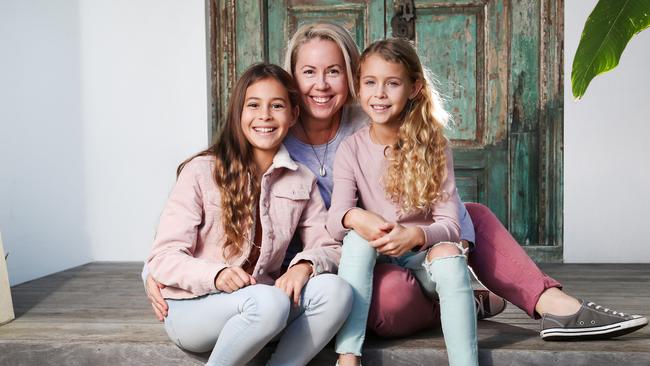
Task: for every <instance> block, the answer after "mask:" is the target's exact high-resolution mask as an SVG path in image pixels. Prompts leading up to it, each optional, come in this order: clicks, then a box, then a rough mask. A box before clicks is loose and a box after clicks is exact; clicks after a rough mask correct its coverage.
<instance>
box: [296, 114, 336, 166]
mask: <svg viewBox="0 0 650 366" xmlns="http://www.w3.org/2000/svg"><path fill="white" fill-rule="evenodd" d="M298 123H299V124H300V127H302V131H303V132H304V133H305V138H306V139H307V142H308V143H309V146H311V151H313V152H314V156H316V160H317V161H318V165H319V166H320V169H319V170H318V173H319V174H320V176H321V177H324V176H326V175H327V170H326V169H325V159H326V158H327V148H328V147H329V146H330V137H332V131H330V134H329V136H328V137H327V143H326V144H325V154H323V161H321V160H320V158H319V157H318V154H317V153H316V149H315V148H314V144H312V143H311V140H310V139H309V135H308V134H307V130H306V129H305V126H303V124H302V123H300V122H298Z"/></svg>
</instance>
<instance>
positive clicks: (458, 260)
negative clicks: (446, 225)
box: [336, 231, 478, 366]
mask: <svg viewBox="0 0 650 366" xmlns="http://www.w3.org/2000/svg"><path fill="white" fill-rule="evenodd" d="M377 261H380V262H392V263H394V264H397V265H399V266H402V267H404V268H408V269H409V270H411V272H412V273H413V275H414V277H415V278H416V279H417V280H418V282H419V283H420V285H421V286H422V288H423V290H424V291H425V292H426V293H427V294H428V295H429V296H431V297H437V298H438V299H439V300H440V323H441V325H442V332H443V334H444V337H445V345H446V347H447V355H448V358H449V364H450V365H462V366H465V365H478V341H477V336H476V310H475V308H474V294H473V291H472V287H471V283H470V278H469V270H468V269H467V263H466V259H465V256H463V255H460V254H459V255H454V256H449V257H440V258H435V259H434V260H433V261H431V262H429V261H427V259H426V252H420V253H407V254H405V255H403V256H401V257H399V258H392V257H386V256H383V255H380V256H379V258H378V255H377V251H376V250H375V249H374V248H373V247H372V246H370V244H368V242H367V241H366V240H365V239H363V238H362V237H361V236H359V234H357V233H356V232H354V231H351V232H350V233H348V234H347V235H346V237H345V238H344V239H343V252H342V256H341V264H340V265H339V276H340V277H342V278H343V279H345V280H346V281H348V283H349V284H350V285H351V286H352V293H353V304H352V311H351V313H350V316H349V317H348V319H347V320H346V321H345V323H344V324H343V327H342V328H341V330H340V331H339V333H338V335H337V336H336V352H337V353H339V354H345V353H351V354H354V355H357V356H361V348H362V346H363V341H364V339H365V335H366V322H367V320H368V310H369V309H370V300H371V298H372V276H373V268H374V266H375V263H376V262H377ZM431 311H433V309H431Z"/></svg>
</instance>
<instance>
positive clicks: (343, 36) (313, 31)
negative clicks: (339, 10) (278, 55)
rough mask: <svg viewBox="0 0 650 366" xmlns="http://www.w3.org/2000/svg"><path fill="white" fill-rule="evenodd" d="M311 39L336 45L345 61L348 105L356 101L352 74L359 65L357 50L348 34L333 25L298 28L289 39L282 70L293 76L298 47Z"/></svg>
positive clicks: (317, 24)
mask: <svg viewBox="0 0 650 366" xmlns="http://www.w3.org/2000/svg"><path fill="white" fill-rule="evenodd" d="M312 39H321V40H328V41H332V42H334V43H336V44H337V45H338V46H339V48H340V49H341V53H342V54H343V59H344V60H345V72H346V75H347V77H348V90H349V92H348V93H349V94H348V100H347V101H348V103H350V102H353V101H354V100H355V99H356V93H355V89H354V72H355V71H356V70H357V68H358V65H359V49H358V48H357V44H356V43H354V40H353V39H352V36H351V35H350V33H349V32H348V31H347V30H346V29H345V28H343V27H341V26H340V25H337V24H333V23H313V24H305V25H302V26H300V27H299V28H298V29H297V30H296V32H295V33H294V34H293V37H291V40H290V41H289V45H288V46H287V52H286V53H285V55H284V69H285V70H287V71H288V72H289V74H291V76H294V71H295V70H294V69H295V67H296V61H297V57H298V51H299V50H300V47H301V46H302V45H303V44H305V43H307V42H309V41H311V40H312Z"/></svg>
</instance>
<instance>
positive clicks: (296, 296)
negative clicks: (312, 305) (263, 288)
mask: <svg viewBox="0 0 650 366" xmlns="http://www.w3.org/2000/svg"><path fill="white" fill-rule="evenodd" d="M312 270H313V269H312V266H311V263H309V262H299V263H298V264H295V265H293V266H291V267H290V268H289V269H288V270H287V272H285V273H284V274H283V275H282V276H280V278H278V279H277V280H275V287H277V288H279V289H281V290H282V291H284V293H285V294H287V296H289V298H290V299H292V300H293V304H294V305H295V306H298V303H299V302H300V293H301V292H302V288H303V287H304V286H305V284H306V283H307V281H309V276H310V275H311V272H312Z"/></svg>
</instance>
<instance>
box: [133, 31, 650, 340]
mask: <svg viewBox="0 0 650 366" xmlns="http://www.w3.org/2000/svg"><path fill="white" fill-rule="evenodd" d="M358 60H359V51H358V49H357V47H356V45H355V43H354V41H353V40H352V37H351V36H350V34H349V33H348V32H347V31H346V30H345V29H344V28H342V27H340V26H338V25H334V24H327V23H317V24H308V25H303V26H301V27H300V28H299V29H298V30H297V31H296V32H295V34H294V35H293V37H292V39H291V41H290V42H289V46H288V48H287V53H286V58H285V65H284V66H285V69H286V70H287V71H289V72H290V73H291V74H292V75H293V76H294V78H295V80H296V82H297V84H298V87H299V89H300V93H301V116H300V120H299V121H298V123H297V124H296V125H295V126H293V127H292V129H291V131H290V133H289V135H288V136H287V138H286V139H285V146H286V147H287V149H288V150H289V153H290V154H291V156H292V158H293V159H294V160H296V161H298V162H301V163H303V164H305V165H307V166H308V167H309V168H310V170H311V171H312V172H314V174H316V177H317V179H318V187H319V189H320V192H321V194H322V196H323V200H324V201H325V204H326V205H327V206H328V207H329V204H330V199H331V192H332V187H333V182H332V174H331V171H332V166H333V162H334V155H335V152H336V150H337V148H338V145H339V144H340V143H341V141H342V140H343V139H344V138H345V137H347V136H349V135H351V134H352V133H354V131H356V130H357V129H359V128H361V127H362V126H364V125H365V124H366V123H367V120H368V117H367V116H366V115H365V114H364V113H363V112H362V111H361V110H360V109H359V108H358V107H356V106H355V104H354V102H355V99H356V95H355V92H354V86H353V80H354V74H355V73H356V70H357V68H358ZM465 208H466V210H467V211H466V212H467V213H469V215H468V219H463V215H464V212H461V214H460V216H461V239H462V242H463V244H464V246H465V247H467V248H471V251H470V252H469V254H468V262H469V265H470V266H471V268H472V269H473V271H474V272H475V273H476V275H477V277H478V279H479V280H480V281H481V282H482V283H483V284H484V285H485V286H486V287H487V288H489V289H490V290H491V291H493V292H494V293H496V294H497V295H499V296H502V297H503V298H505V299H506V300H508V301H509V302H511V303H513V304H514V305H516V306H518V307H519V308H521V309H522V310H524V311H525V312H526V313H527V314H528V315H529V316H530V317H533V318H535V319H539V318H540V317H541V316H542V315H543V316H544V317H545V320H546V319H547V321H545V322H543V327H544V328H546V329H549V330H551V335H550V336H545V335H544V334H543V333H542V338H544V339H546V340H551V339H564V338H570V339H578V340H581V339H588V338H590V337H593V336H594V335H596V336H598V337H611V336H618V335H621V334H625V333H629V332H631V331H634V330H636V329H639V327H642V326H644V325H645V324H647V322H648V321H647V319H646V318H634V319H633V318H631V317H630V316H629V315H621V313H619V312H614V311H611V310H609V309H605V308H603V307H601V306H598V305H596V304H593V303H591V302H587V301H580V300H578V299H576V298H574V297H572V296H570V295H568V294H566V293H565V292H563V291H562V290H561V284H560V283H559V282H557V281H555V280H554V279H552V278H550V277H549V276H547V275H546V274H544V273H543V272H542V271H541V270H540V269H539V268H538V267H537V266H536V265H535V263H534V262H533V261H532V259H530V257H528V255H527V254H526V252H525V251H524V250H523V249H522V247H521V246H520V245H519V244H518V243H517V242H516V241H515V239H514V238H513V237H512V236H511V235H510V233H509V232H508V231H507V229H506V228H505V227H504V226H503V225H502V224H501V223H500V222H499V220H498V219H497V218H496V216H495V215H494V214H493V213H492V212H491V211H490V210H489V209H488V208H487V207H485V206H483V205H480V204H476V203H467V204H465V205H464V206H463V207H461V211H464V209H465ZM469 217H471V220H469ZM472 222H473V227H472V226H471V224H472ZM472 244H474V245H472ZM522 273H523V274H525V275H522ZM144 274H146V273H143V275H144ZM374 274H375V279H374V289H373V298H372V303H371V307H370V313H369V317H368V328H370V329H371V330H373V331H375V332H376V333H377V334H379V335H382V336H404V335H408V334H412V333H413V332H415V331H418V330H421V329H423V328H428V327H431V326H433V325H436V324H437V322H438V319H437V316H435V315H430V316H428V317H422V316H414V314H431V313H430V312H429V311H418V310H417V309H422V310H426V309H430V308H431V306H434V305H435V303H433V302H432V300H431V299H428V298H427V297H426V296H425V295H424V294H423V292H422V290H421V288H420V286H419V285H418V283H417V281H416V280H415V279H414V278H413V276H412V275H410V274H409V272H408V271H406V270H404V269H402V268H399V267H397V266H394V265H392V264H381V265H377V266H376V267H375V272H374ZM143 278H146V276H143ZM160 286H161V285H158V284H156V282H155V281H154V280H153V278H151V277H148V278H147V279H146V288H147V292H148V296H149V299H150V301H151V303H152V306H153V308H154V312H155V313H156V315H157V317H158V318H159V319H161V320H162V319H163V318H164V316H166V313H167V305H166V304H165V302H164V300H163V299H162V297H161V296H160V290H159V287H160ZM393 288H399V289H400V293H395V292H394V291H393V290H392V289H393ZM489 305H491V303H490V302H487V303H483V304H482V307H486V306H487V307H489ZM606 310H607V311H606ZM594 318H598V321H597V322H598V324H599V325H598V326H592V323H591V321H592V320H594V321H596V320H595V319H594ZM580 322H582V324H584V325H582V326H581V325H580ZM602 322H605V323H606V324H612V325H613V327H605V328H606V329H601V325H600V324H601V323H602ZM551 324H553V325H551ZM610 328H611V329H612V330H610Z"/></svg>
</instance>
